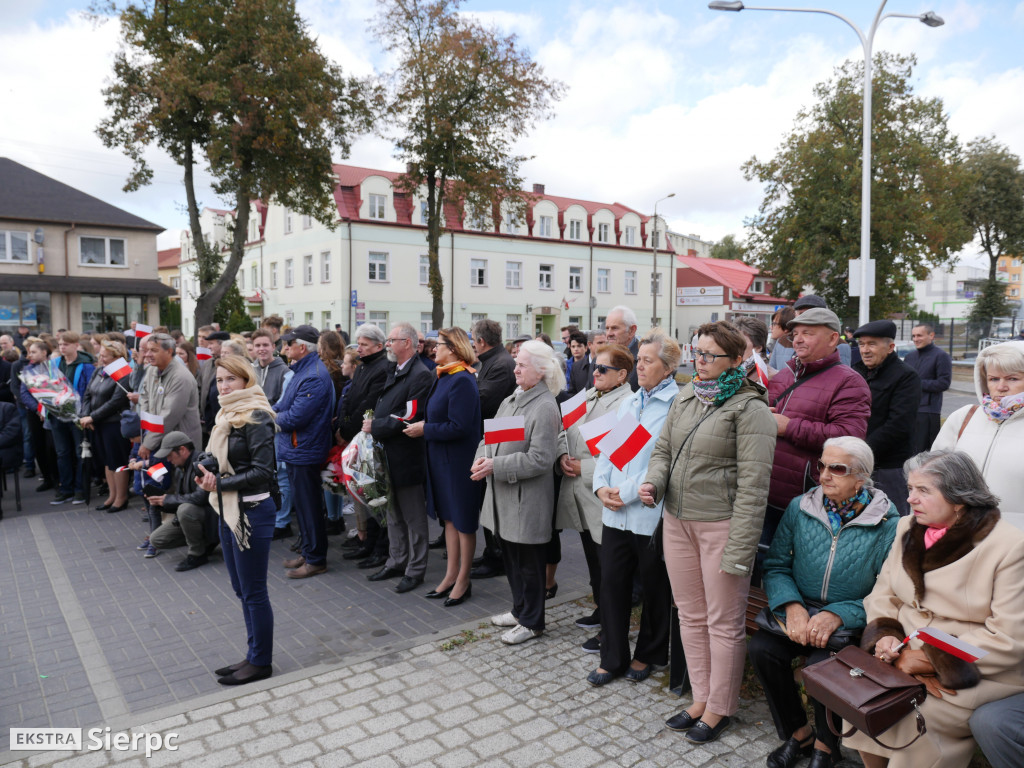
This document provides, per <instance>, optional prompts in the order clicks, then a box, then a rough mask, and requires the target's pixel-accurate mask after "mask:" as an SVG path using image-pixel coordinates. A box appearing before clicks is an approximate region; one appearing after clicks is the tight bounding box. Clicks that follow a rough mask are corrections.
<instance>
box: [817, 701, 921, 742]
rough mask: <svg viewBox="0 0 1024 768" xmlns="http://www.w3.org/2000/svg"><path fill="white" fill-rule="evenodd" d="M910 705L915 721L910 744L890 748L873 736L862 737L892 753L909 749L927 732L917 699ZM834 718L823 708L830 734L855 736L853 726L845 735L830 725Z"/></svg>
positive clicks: (828, 710)
mask: <svg viewBox="0 0 1024 768" xmlns="http://www.w3.org/2000/svg"><path fill="white" fill-rule="evenodd" d="M910 703H911V704H913V705H914V719H915V720H916V721H917V736H915V737H914V738H913V739H911V741H910V743H908V744H904V745H903V746H902V747H890V746H889V745H888V744H884V743H882V742H881V741H879V740H878V739H877V738H875V737H874V736H871V735H870V734H864V735H865V736H867V737H868V738H869V739H871V740H872V741H873V742H875V744H877V745H878V746H880V747H885V748H886V749H891V750H893V751H894V752H898V751H899V750H901V749H906V748H907V747H909V746H910V745H911V744H913V743H914V742H916V741H917V740H918V739H920V738H921V737H922V736H924V734H925V732H926V731H927V730H928V729H927V728H926V727H925V723H924V715H922V714H921V710H920V709H919V708H918V706H917V699H912V700H911V702H910ZM834 717H835V714H834V713H833V712H832V710H831V709H829V708H828V707H826V708H825V721H826V722H827V723H828V729H829V730H830V731H832V733H833V734H834V735H835V736H838V737H840V738H843V739H846V738H849V737H850V736H853V734H855V733H856V732H857V727H856V726H854V727H852V728H850V730H848V731H847V732H846V733H842V732H841V731H840V730H839V729H838V728H836V727H835V725H833V724H832V720H833V718H834Z"/></svg>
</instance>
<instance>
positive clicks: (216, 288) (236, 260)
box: [196, 190, 249, 328]
mask: <svg viewBox="0 0 1024 768" xmlns="http://www.w3.org/2000/svg"><path fill="white" fill-rule="evenodd" d="M235 212H236V218H235V226H234V235H233V236H232V238H231V256H230V257H229V258H228V263H227V264H225V265H224V271H223V272H221V274H220V277H219V278H217V281H216V282H215V283H213V284H212V285H209V286H204V285H203V284H202V281H200V286H199V288H200V293H201V295H200V296H199V299H198V300H197V301H196V328H199V327H200V326H202V325H209V324H210V323H212V322H213V311H214V309H216V307H217V305H218V304H219V303H220V301H221V299H223V298H224V294H226V293H227V292H228V288H230V287H231V284H232V283H233V282H234V281H235V276H236V275H237V274H238V268H239V267H240V266H241V265H242V256H244V255H245V240H246V237H247V236H248V234H249V195H248V193H246V192H243V191H241V190H239V192H238V193H237V194H236V195H235ZM197 218H198V217H197ZM203 244H204V246H205V241H204V243H203Z"/></svg>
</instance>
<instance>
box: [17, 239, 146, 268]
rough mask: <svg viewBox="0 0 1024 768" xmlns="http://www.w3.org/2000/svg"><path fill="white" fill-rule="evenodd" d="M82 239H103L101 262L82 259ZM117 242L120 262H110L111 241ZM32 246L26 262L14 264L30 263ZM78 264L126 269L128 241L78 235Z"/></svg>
mask: <svg viewBox="0 0 1024 768" xmlns="http://www.w3.org/2000/svg"><path fill="white" fill-rule="evenodd" d="M83 240H102V241H103V262H102V263H96V262H91V261H83V260H82V241H83ZM114 242H118V243H120V244H121V259H122V263H120V264H112V263H111V261H110V245H111V243H114ZM31 248H32V246H31V245H30V246H29V249H30V250H29V260H28V261H27V262H24V261H17V262H14V263H15V264H26V263H27V264H31V263H32V252H31ZM78 264H79V266H82V267H107V268H108V269H128V242H127V241H126V240H125V239H124V238H123V237H103V236H102V235H79V237H78Z"/></svg>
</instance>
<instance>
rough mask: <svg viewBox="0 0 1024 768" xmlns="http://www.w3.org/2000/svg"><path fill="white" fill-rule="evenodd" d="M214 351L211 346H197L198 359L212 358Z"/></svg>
mask: <svg viewBox="0 0 1024 768" xmlns="http://www.w3.org/2000/svg"><path fill="white" fill-rule="evenodd" d="M212 359H213V352H211V351H210V349H209V347H196V360H200V361H201V360H212Z"/></svg>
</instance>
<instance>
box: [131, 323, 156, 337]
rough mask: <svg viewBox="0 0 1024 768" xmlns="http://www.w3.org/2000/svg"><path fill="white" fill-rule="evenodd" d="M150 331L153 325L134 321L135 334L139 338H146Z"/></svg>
mask: <svg viewBox="0 0 1024 768" xmlns="http://www.w3.org/2000/svg"><path fill="white" fill-rule="evenodd" d="M152 332H153V326H152V325H143V324H142V323H136V324H135V335H136V336H137V337H138V338H140V339H144V338H146V337H147V336H149V334H151V333H152Z"/></svg>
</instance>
